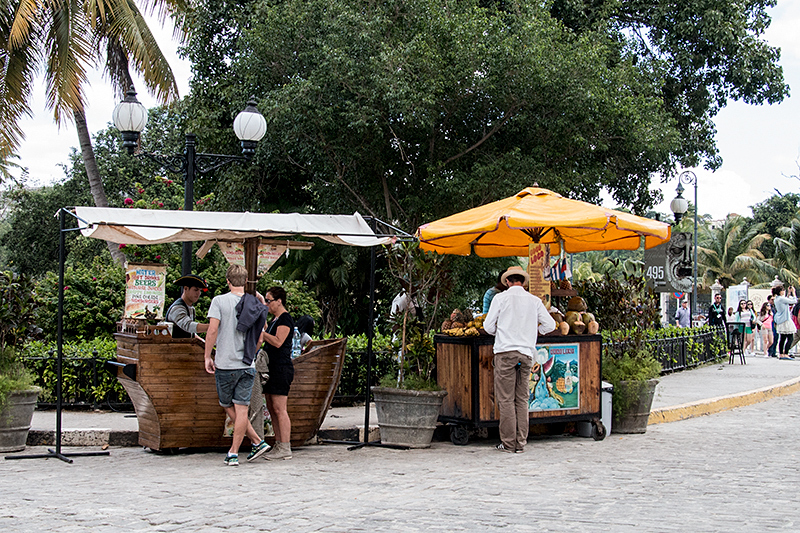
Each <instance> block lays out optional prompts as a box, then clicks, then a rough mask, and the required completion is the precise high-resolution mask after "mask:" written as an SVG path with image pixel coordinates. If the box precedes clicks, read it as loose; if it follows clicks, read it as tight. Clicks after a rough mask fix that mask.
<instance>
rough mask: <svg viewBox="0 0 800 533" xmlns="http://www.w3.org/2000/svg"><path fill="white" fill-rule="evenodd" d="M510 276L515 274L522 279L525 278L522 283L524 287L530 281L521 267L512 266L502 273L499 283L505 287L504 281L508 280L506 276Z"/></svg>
mask: <svg viewBox="0 0 800 533" xmlns="http://www.w3.org/2000/svg"><path fill="white" fill-rule="evenodd" d="M512 274H517V275H518V276H522V277H524V278H525V282H524V283H523V284H524V285H527V284H528V282H529V281H530V277H529V276H528V273H527V272H525V269H523V268H522V267H521V266H513V267H508V270H506V271H505V272H503V276H502V277H501V278H500V282H501V283H503V284H504V285H505V283H506V279H508V276H510V275H512Z"/></svg>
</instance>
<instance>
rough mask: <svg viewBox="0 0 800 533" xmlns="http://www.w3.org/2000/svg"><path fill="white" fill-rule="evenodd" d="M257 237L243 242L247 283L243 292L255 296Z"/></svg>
mask: <svg viewBox="0 0 800 533" xmlns="http://www.w3.org/2000/svg"><path fill="white" fill-rule="evenodd" d="M259 240H260V239H259V238H258V237H250V238H247V239H245V240H244V267H245V268H246V269H247V283H246V284H245V285H246V286H245V288H244V290H245V292H247V293H249V294H252V295H253V296H255V295H256V284H257V283H258V242H259Z"/></svg>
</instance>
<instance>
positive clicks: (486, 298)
mask: <svg viewBox="0 0 800 533" xmlns="http://www.w3.org/2000/svg"><path fill="white" fill-rule="evenodd" d="M502 277H503V273H502V272H500V273H499V274H498V275H497V284H496V285H495V286H494V287H490V288H489V289H487V290H486V292H485V293H483V314H486V313H488V312H489V306H490V305H491V304H492V300H493V299H494V297H495V296H497V295H498V294H500V293H501V292H503V291H504V290H506V289H507V288H508V287H507V286H506V285H505V283H503V282H502V281H500V280H501V279H502Z"/></svg>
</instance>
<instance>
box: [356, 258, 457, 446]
mask: <svg viewBox="0 0 800 533" xmlns="http://www.w3.org/2000/svg"><path fill="white" fill-rule="evenodd" d="M386 256H387V259H388V262H389V266H390V270H391V271H392V273H393V274H394V275H395V276H396V277H397V278H398V279H399V281H400V285H401V292H400V294H399V295H398V298H396V300H397V303H396V308H395V309H394V311H396V312H394V313H393V315H392V320H391V322H392V329H393V331H394V332H395V342H394V345H395V347H396V349H397V354H398V356H397V363H398V365H397V369H396V371H393V372H391V373H390V374H388V375H386V376H384V377H383V378H382V379H381V382H380V386H378V387H372V394H373V396H374V398H375V409H376V411H377V414H378V426H379V427H380V432H381V443H383V444H392V445H398V446H407V447H409V448H428V447H430V444H431V439H432V438H433V432H434V430H435V429H436V423H437V420H438V417H439V410H440V409H441V406H442V400H443V398H444V397H445V396H446V395H447V391H443V390H439V387H438V386H437V385H436V382H435V381H434V380H433V379H432V374H433V367H434V356H435V347H434V344H433V339H432V335H431V333H430V327H429V326H428V325H427V324H426V323H425V322H424V319H423V316H424V308H425V307H426V306H427V304H428V303H429V298H430V299H432V300H433V301H434V302H435V301H438V290H439V287H440V286H441V285H440V283H439V282H440V281H441V277H442V275H443V274H442V270H441V268H440V266H441V262H442V260H443V257H442V256H437V255H435V254H427V253H425V252H422V251H421V250H419V243H416V242H413V243H398V244H394V245H392V246H390V247H388V248H387V250H386ZM394 307H395V305H394V304H393V308H394Z"/></svg>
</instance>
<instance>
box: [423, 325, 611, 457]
mask: <svg viewBox="0 0 800 533" xmlns="http://www.w3.org/2000/svg"><path fill="white" fill-rule="evenodd" d="M538 340H539V342H538V344H537V348H539V349H545V350H548V351H549V352H552V353H554V354H555V353H557V354H558V355H554V356H553V357H554V358H555V362H554V363H553V364H554V365H559V362H558V361H559V358H563V359H564V360H565V361H568V363H567V365H564V364H563V363H561V366H555V368H553V369H552V370H551V371H550V374H551V376H552V377H557V378H561V380H562V381H560V382H559V381H558V379H555V380H553V381H552V382H549V381H548V383H549V386H548V394H546V395H547V396H549V398H544V400H546V401H544V402H543V401H542V399H541V398H540V399H539V400H540V401H538V402H537V401H535V400H536V398H535V397H534V390H536V388H535V383H536V381H534V380H536V379H541V376H543V375H544V373H542V372H537V370H539V367H538V366H537V365H534V372H533V373H532V376H531V384H532V385H531V388H532V391H531V404H532V406H531V408H530V409H529V418H530V420H531V422H538V423H552V422H567V421H580V420H585V421H592V420H594V419H595V418H597V419H599V418H600V402H601V396H600V395H601V384H602V383H601V358H600V355H601V336H600V335H568V336H539V339H538ZM434 341H435V343H436V380H437V383H438V384H439V386H440V387H441V388H443V389H444V390H446V391H447V396H445V398H444V403H443V405H442V410H441V412H440V416H439V420H440V422H443V423H448V424H456V425H462V426H471V427H492V426H496V425H497V423H498V420H499V416H500V415H499V411H498V408H497V405H496V404H495V399H494V371H493V359H494V353H493V351H492V347H493V345H494V337H492V336H490V335H481V336H477V337H450V336H447V335H436V336H435V338H434ZM575 352H577V354H576V353H575ZM563 354H570V355H563ZM573 358H574V360H575V361H576V362H577V365H575V364H573V363H571V362H569V361H570V360H571V359H573ZM567 366H569V369H570V373H571V374H577V378H575V381H577V384H575V381H573V380H572V378H570V384H571V386H570V385H566V386H565V383H566V381H565V380H564V373H565V372H564V370H565V369H566V368H567ZM544 379H545V380H548V379H549V376H546V375H545V377H544ZM543 390H544V389H543V388H540V389H539V391H540V392H541V391H543ZM567 390H569V393H567ZM540 396H544V395H541V394H540ZM543 403H544V404H545V405H544V406H542V405H541V404H543ZM454 442H455V440H454Z"/></svg>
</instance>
